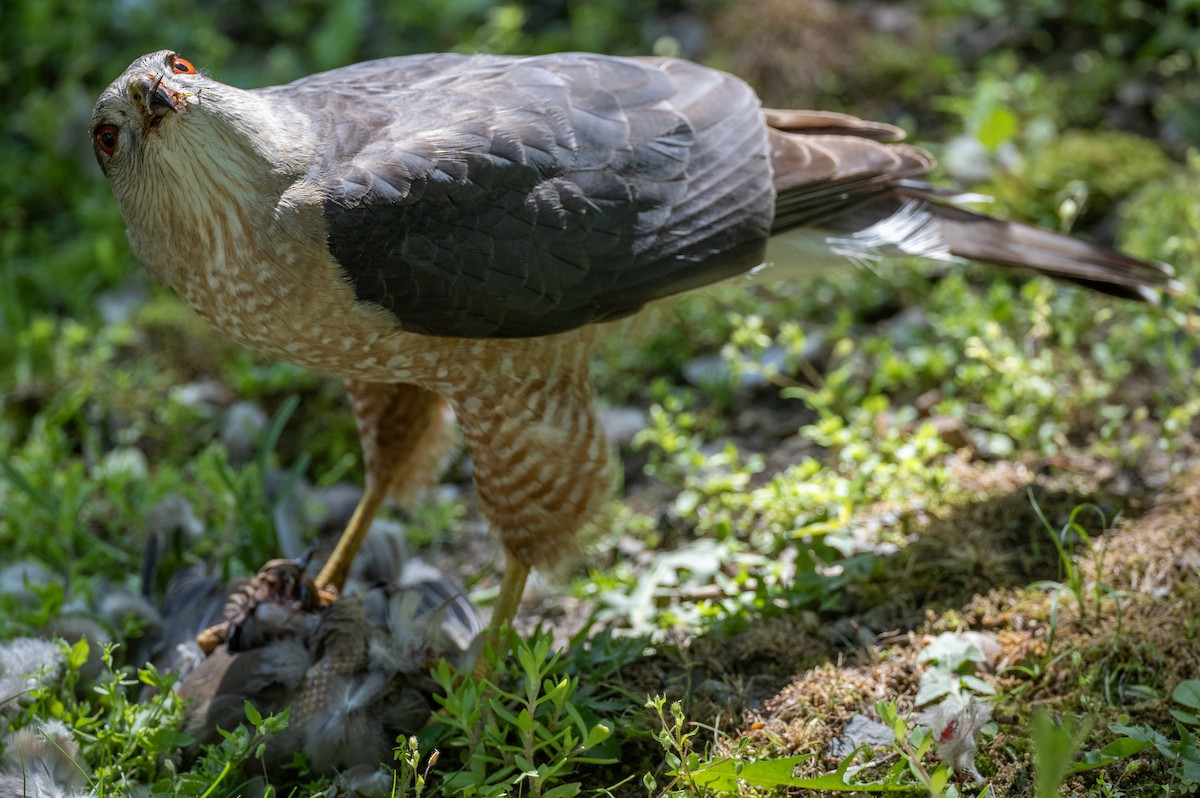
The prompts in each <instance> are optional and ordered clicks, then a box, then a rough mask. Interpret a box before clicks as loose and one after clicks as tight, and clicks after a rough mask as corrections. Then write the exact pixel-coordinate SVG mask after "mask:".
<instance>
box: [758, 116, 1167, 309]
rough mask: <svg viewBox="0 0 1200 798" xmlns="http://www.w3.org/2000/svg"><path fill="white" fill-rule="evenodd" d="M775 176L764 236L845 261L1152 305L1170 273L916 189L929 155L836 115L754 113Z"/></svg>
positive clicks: (877, 127) (887, 130)
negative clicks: (1015, 274)
mask: <svg viewBox="0 0 1200 798" xmlns="http://www.w3.org/2000/svg"><path fill="white" fill-rule="evenodd" d="M763 115H764V119H765V121H766V123H767V125H768V126H769V127H770V128H771V166H772V169H773V171H774V175H775V190H776V192H777V199H776V203H775V221H774V224H773V228H772V229H773V232H774V233H783V232H785V231H788V230H793V229H799V228H806V229H808V230H811V231H815V232H818V233H821V234H824V235H825V236H826V241H827V243H828V244H830V245H832V248H833V250H834V251H835V252H836V253H838V254H841V255H845V256H847V257H849V258H850V259H851V260H857V261H862V260H869V259H872V258H874V257H878V256H879V255H881V254H886V253H888V252H903V253H908V254H912V255H921V256H924V257H931V258H941V259H959V258H962V259H969V260H977V261H982V262H983V263H991V264H995V265H998V266H1009V267H1023V268H1028V269H1033V270H1035V271H1039V272H1043V273H1045V274H1048V275H1050V276H1052V277H1057V278H1059V279H1062V280H1069V281H1071V282H1075V283H1079V284H1081V285H1085V286H1087V287H1089V288H1092V289H1095V290H1097V291H1102V292H1104V293H1107V294H1114V295H1116V296H1123V297H1130V298H1133V299H1141V300H1145V301H1150V302H1153V301H1157V299H1158V298H1159V296H1160V295H1161V293H1162V292H1163V291H1167V292H1176V291H1178V290H1180V288H1181V286H1180V284H1179V283H1178V282H1176V281H1175V280H1174V279H1173V276H1174V271H1173V270H1172V269H1171V267H1170V266H1168V265H1166V264H1163V263H1152V262H1149V261H1144V260H1138V259H1137V258H1133V257H1130V256H1128V255H1124V254H1122V253H1120V252H1117V251H1116V250H1114V249H1110V248H1108V247H1104V246H1100V245H1098V244H1092V243H1089V242H1086V241H1083V240H1081V239H1078V238H1072V237H1070V236H1067V235H1063V234H1062V233H1056V232H1053V231H1051V230H1046V229H1043V228H1040V227H1034V226H1032V225H1028V224H1021V223H1019V222H1006V221H1002V220H1000V219H995V218H992V217H990V216H985V215H983V214H980V213H975V212H973V211H969V210H966V209H964V208H962V207H960V206H958V205H954V204H951V203H952V202H953V199H952V198H948V197H947V196H946V194H945V193H944V192H939V191H938V190H937V189H934V188H932V187H931V186H928V185H926V184H923V183H920V182H916V181H919V180H920V178H921V177H922V176H923V175H924V174H926V173H928V172H929V171H930V170H931V169H932V168H933V166H934V160H933V157H932V156H931V155H930V154H929V153H927V152H925V151H924V150H922V149H920V148H919V147H913V146H912V145H909V144H903V143H900V142H899V140H900V139H901V138H903V136H904V132H903V131H902V130H900V129H899V128H897V127H894V126H892V125H886V124H882V123H875V122H866V121H864V120H861V119H858V118H856V117H852V116H847V115H845V114H833V113H825V112H818V111H779V110H773V109H764V111H763Z"/></svg>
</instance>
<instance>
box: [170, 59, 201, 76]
mask: <svg viewBox="0 0 1200 798" xmlns="http://www.w3.org/2000/svg"><path fill="white" fill-rule="evenodd" d="M171 71H172V72H174V73H175V74H176V75H194V74H196V67H194V66H192V62H191V61H189V60H187V59H186V58H179V57H178V56H176V57H175V58H172V59H171Z"/></svg>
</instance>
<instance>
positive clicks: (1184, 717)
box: [1169, 709, 1200, 726]
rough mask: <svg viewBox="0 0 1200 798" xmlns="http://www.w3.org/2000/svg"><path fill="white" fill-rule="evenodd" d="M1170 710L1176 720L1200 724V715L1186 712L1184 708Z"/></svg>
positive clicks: (1192, 724) (1189, 724) (1189, 723)
mask: <svg viewBox="0 0 1200 798" xmlns="http://www.w3.org/2000/svg"><path fill="white" fill-rule="evenodd" d="M1169 711H1170V713H1171V717H1173V718H1175V720H1177V721H1179V722H1180V723H1184V724H1187V725H1188V726H1196V725H1197V724H1200V716H1197V715H1195V714H1193V713H1191V712H1184V711H1183V710H1182V709H1172V710H1169Z"/></svg>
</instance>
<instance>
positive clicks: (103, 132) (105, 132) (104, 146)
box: [96, 125, 117, 155]
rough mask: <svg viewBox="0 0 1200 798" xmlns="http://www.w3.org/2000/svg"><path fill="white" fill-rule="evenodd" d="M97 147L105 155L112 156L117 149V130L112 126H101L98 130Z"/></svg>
mask: <svg viewBox="0 0 1200 798" xmlns="http://www.w3.org/2000/svg"><path fill="white" fill-rule="evenodd" d="M96 146H97V147H99V148H100V152H102V153H104V154H105V155H112V154H113V151H114V150H115V149H116V148H117V129H116V128H115V127H113V126H112V125H101V126H100V127H98V128H96Z"/></svg>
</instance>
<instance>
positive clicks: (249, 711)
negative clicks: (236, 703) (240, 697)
mask: <svg viewBox="0 0 1200 798" xmlns="http://www.w3.org/2000/svg"><path fill="white" fill-rule="evenodd" d="M245 705H246V720H248V721H250V725H252V726H255V727H258V726H261V725H262V713H261V712H259V711H258V710H257V709H255V708H254V705H253V704H251V703H250V700H249V699H247V700H246V701H245Z"/></svg>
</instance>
